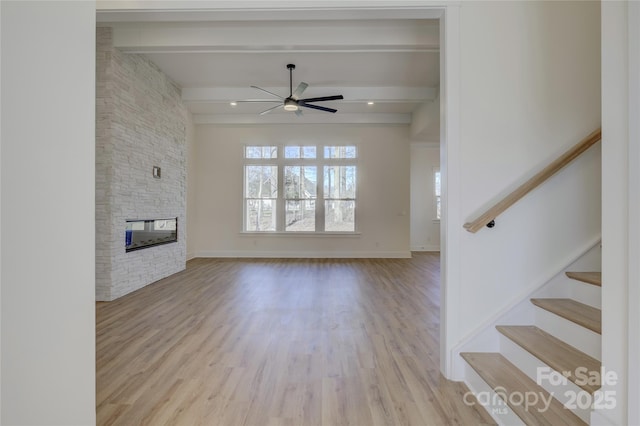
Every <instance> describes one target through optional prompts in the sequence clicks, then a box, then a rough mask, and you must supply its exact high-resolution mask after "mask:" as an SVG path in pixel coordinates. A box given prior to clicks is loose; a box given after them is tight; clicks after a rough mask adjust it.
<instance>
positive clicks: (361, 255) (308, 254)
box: [187, 250, 411, 259]
mask: <svg viewBox="0 0 640 426" xmlns="http://www.w3.org/2000/svg"><path fill="white" fill-rule="evenodd" d="M194 257H238V258H250V257H261V258H278V259H296V258H314V259H317V258H320V259H367V258H377V259H385V258H392V259H410V258H411V251H404V250H399V251H277V250H273V251H253V250H229V251H226V250H204V251H199V252H196V253H194V255H193V257H192V258H194ZM187 258H189V257H188V256H187Z"/></svg>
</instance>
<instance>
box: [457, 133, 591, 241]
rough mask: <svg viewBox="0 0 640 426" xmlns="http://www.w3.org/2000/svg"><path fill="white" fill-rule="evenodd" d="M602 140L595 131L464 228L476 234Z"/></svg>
mask: <svg viewBox="0 0 640 426" xmlns="http://www.w3.org/2000/svg"><path fill="white" fill-rule="evenodd" d="M601 138H602V129H598V130H595V131H594V132H593V133H591V134H590V135H589V136H587V137H586V138H584V139H583V140H581V141H580V142H579V143H578V144H576V145H575V146H574V147H573V148H571V149H570V150H568V151H567V152H565V153H564V154H562V155H561V156H560V157H558V158H556V159H555V160H554V161H553V162H551V163H550V164H549V165H548V166H547V167H545V168H544V169H542V170H540V171H539V172H538V173H536V175H535V176H533V177H532V178H531V179H529V180H528V181H526V182H525V183H523V184H522V185H520V186H519V187H518V188H516V189H515V190H514V191H513V192H511V193H510V194H509V195H507V196H506V197H504V198H503V199H502V200H500V201H498V202H497V203H496V204H494V205H493V206H491V207H490V208H488V209H487V210H486V211H485V212H484V213H482V214H481V215H480V216H478V218H477V219H475V220H473V221H472V222H468V223H465V224H464V228H465V229H466V230H467V231H469V232H472V233H476V232H478V231H479V230H480V229H482V228H483V227H485V226H487V225H488V224H489V223H490V222H492V221H493V220H494V219H495V218H496V217H498V215H500V214H501V213H502V212H504V211H505V210H507V209H508V208H509V207H511V206H512V205H514V204H515V203H516V202H517V201H519V200H520V199H521V198H522V197H524V196H525V195H527V194H528V193H529V192H531V191H532V190H534V189H535V188H536V187H538V186H539V185H540V184H541V183H543V182H544V181H546V180H547V179H549V178H550V177H551V176H553V175H554V174H556V173H557V172H558V171H559V170H560V169H562V168H563V167H564V166H566V165H567V164H569V163H570V162H572V161H573V160H575V159H576V158H577V157H578V156H579V155H580V154H582V153H583V152H585V151H586V150H587V149H589V148H590V147H591V146H592V145H593V144H595V143H596V142H598V141H599V140H600V139H601Z"/></svg>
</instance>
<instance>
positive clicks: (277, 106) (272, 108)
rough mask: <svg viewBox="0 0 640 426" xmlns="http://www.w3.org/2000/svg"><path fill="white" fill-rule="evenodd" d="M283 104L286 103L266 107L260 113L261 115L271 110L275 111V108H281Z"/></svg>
mask: <svg viewBox="0 0 640 426" xmlns="http://www.w3.org/2000/svg"><path fill="white" fill-rule="evenodd" d="M282 106H284V105H276V106H274V107H271V108H269V109H266V110H264V111H262V112H261V113H260V115H265V114H267V113H269V112H271V111H273V110H274V109H276V108H281V107H282Z"/></svg>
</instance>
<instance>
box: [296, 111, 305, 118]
mask: <svg viewBox="0 0 640 426" xmlns="http://www.w3.org/2000/svg"><path fill="white" fill-rule="evenodd" d="M296 115H297V116H298V117H300V116H302V115H304V114H302V110H299V109H297V110H296Z"/></svg>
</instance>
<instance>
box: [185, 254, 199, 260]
mask: <svg viewBox="0 0 640 426" xmlns="http://www.w3.org/2000/svg"><path fill="white" fill-rule="evenodd" d="M196 257H197V256H196V254H195V253H187V262H188V261H190V260H191V259H195V258H196Z"/></svg>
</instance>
